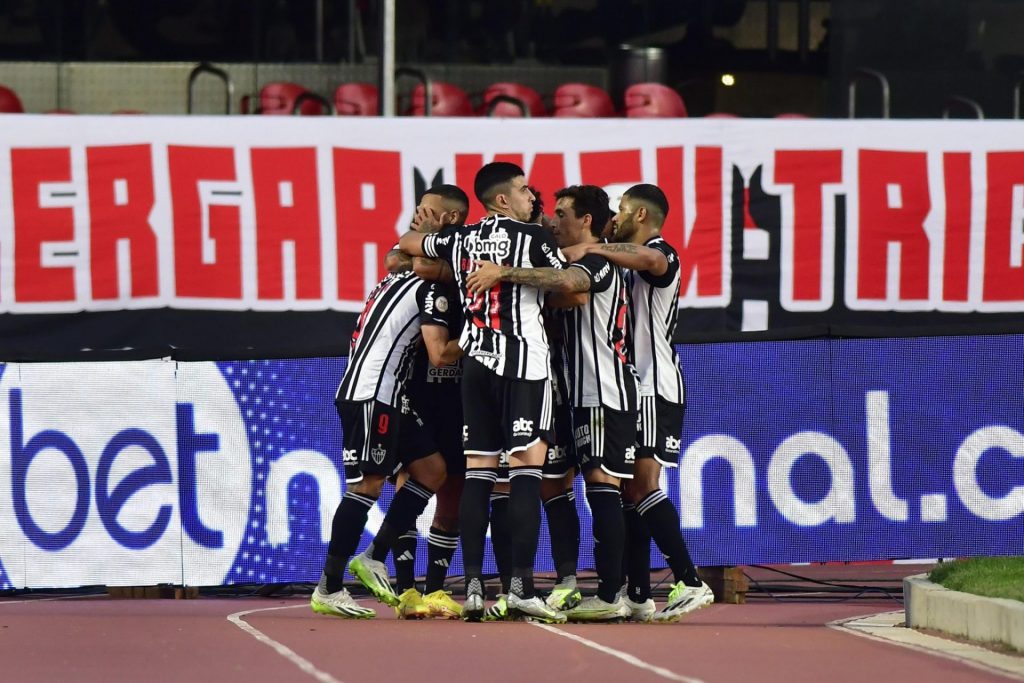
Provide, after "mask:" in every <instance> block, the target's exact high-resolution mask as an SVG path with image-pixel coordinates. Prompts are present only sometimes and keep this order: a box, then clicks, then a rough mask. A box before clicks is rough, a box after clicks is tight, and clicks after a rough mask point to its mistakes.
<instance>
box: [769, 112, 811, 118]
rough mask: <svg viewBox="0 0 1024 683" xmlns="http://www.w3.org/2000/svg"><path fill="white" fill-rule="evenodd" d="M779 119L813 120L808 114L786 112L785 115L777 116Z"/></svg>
mask: <svg viewBox="0 0 1024 683" xmlns="http://www.w3.org/2000/svg"><path fill="white" fill-rule="evenodd" d="M775 118H777V119H809V118H811V117H810V116H808V115H807V114H798V113H797V112H795V111H790V112H786V113H784V114H776V116H775Z"/></svg>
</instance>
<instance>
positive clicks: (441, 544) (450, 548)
mask: <svg viewBox="0 0 1024 683" xmlns="http://www.w3.org/2000/svg"><path fill="white" fill-rule="evenodd" d="M460 452H461V449H460ZM464 482H465V474H464V473H463V472H459V473H455V474H453V473H449V476H448V478H447V479H446V480H445V482H444V484H443V485H442V486H441V488H440V489H438V491H437V496H436V500H437V507H436V508H435V510H434V519H433V520H432V521H431V524H430V533H429V534H428V536H427V576H426V584H425V585H424V588H423V601H424V604H426V605H427V607H428V609H429V610H430V614H431V616H435V617H442V618H446V619H458V618H460V617H462V606H461V605H460V604H459V603H457V602H455V601H454V600H452V597H451V595H450V594H449V593H448V592H446V591H445V590H444V580H445V578H446V577H447V576H448V568H449V567H450V566H451V562H452V557H453V556H454V555H455V549H456V548H457V547H458V544H459V501H460V500H461V498H462V486H463V483H464Z"/></svg>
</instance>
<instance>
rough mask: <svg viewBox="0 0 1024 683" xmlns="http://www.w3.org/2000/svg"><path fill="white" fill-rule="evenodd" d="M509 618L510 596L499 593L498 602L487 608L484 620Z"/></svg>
mask: <svg viewBox="0 0 1024 683" xmlns="http://www.w3.org/2000/svg"><path fill="white" fill-rule="evenodd" d="M506 619H508V598H507V597H506V596H504V595H499V596H498V600H497V602H495V603H494V604H493V605H491V606H490V607H488V608H487V612H486V613H485V614H484V621H505V620H506Z"/></svg>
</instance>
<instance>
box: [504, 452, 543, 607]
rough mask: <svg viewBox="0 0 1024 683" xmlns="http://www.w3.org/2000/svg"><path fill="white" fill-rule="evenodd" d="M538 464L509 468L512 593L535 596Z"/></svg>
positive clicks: (539, 475) (538, 507)
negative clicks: (534, 565)
mask: <svg viewBox="0 0 1024 683" xmlns="http://www.w3.org/2000/svg"><path fill="white" fill-rule="evenodd" d="M540 481H541V471H540V468H539V467H513V468H511V469H510V470H509V482H510V489H511V490H510V491H509V495H508V518H509V521H510V523H511V527H512V558H513V559H512V585H511V586H510V588H509V592H511V593H515V594H516V595H517V596H519V597H521V598H526V599H529V598H532V597H533V595H534V589H533V563H534V560H535V559H536V557H537V541H538V535H539V534H540Z"/></svg>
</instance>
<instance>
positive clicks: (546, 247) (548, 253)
mask: <svg viewBox="0 0 1024 683" xmlns="http://www.w3.org/2000/svg"><path fill="white" fill-rule="evenodd" d="M535 227H536V228H537V229H536V230H535V231H534V232H533V234H532V239H531V240H530V265H531V266H533V267H534V268H545V267H547V268H558V269H559V270H562V269H564V268H566V267H567V266H568V265H569V264H568V263H567V262H566V260H565V258H564V257H563V256H562V252H561V250H560V249H559V248H558V244H557V243H556V242H555V237H554V235H552V234H551V233H550V232H549V231H548V230H545V229H544V228H542V227H540V226H535Z"/></svg>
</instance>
